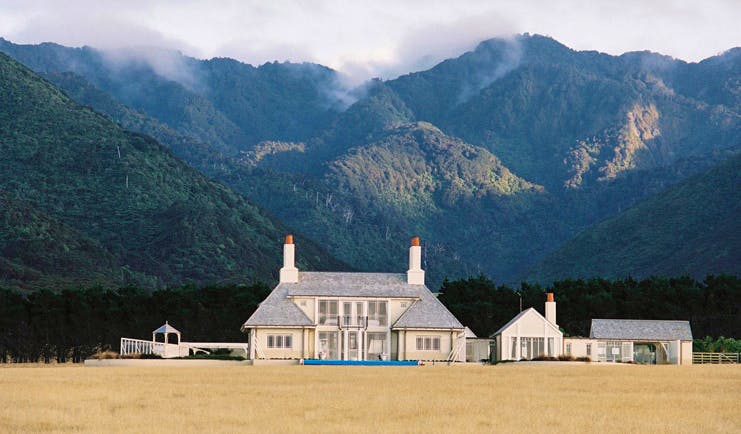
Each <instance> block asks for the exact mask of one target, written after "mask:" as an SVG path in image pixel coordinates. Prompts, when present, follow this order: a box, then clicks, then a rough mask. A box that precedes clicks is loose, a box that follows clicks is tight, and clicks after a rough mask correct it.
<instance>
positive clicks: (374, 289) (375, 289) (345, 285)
mask: <svg viewBox="0 0 741 434" xmlns="http://www.w3.org/2000/svg"><path fill="white" fill-rule="evenodd" d="M422 287H423V285H409V284H407V276H406V274H403V273H319V272H299V279H298V283H294V284H292V285H291V287H290V289H289V290H288V295H289V296H312V297H316V296H325V297H402V298H417V297H419V290H420V288H422ZM428 292H429V291H428Z"/></svg>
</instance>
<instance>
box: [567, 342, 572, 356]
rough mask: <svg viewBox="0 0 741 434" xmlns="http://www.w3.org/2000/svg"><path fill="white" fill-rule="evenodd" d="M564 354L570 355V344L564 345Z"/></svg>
mask: <svg viewBox="0 0 741 434" xmlns="http://www.w3.org/2000/svg"><path fill="white" fill-rule="evenodd" d="M566 354H567V355H571V344H566Z"/></svg>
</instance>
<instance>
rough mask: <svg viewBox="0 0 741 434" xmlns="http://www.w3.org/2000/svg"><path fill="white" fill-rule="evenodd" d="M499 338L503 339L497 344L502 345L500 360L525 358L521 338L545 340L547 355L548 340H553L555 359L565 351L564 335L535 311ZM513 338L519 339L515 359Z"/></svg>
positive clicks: (528, 313)
mask: <svg viewBox="0 0 741 434" xmlns="http://www.w3.org/2000/svg"><path fill="white" fill-rule="evenodd" d="M497 336H500V337H501V340H500V341H498V342H497V344H500V343H501V345H498V346H497V348H498V352H499V354H500V356H501V358H498V360H520V359H521V358H522V357H523V355H522V354H521V349H522V348H521V345H520V342H521V341H520V338H543V339H544V352H545V354H546V355H547V354H548V339H549V338H553V354H552V355H553V357H558V356H560V355H561V353H562V351H563V333H561V331H560V330H558V329H557V328H556V326H555V325H553V324H552V323H551V322H549V321H547V320H546V319H545V318H543V317H542V316H541V315H540V314H539V313H538V312H537V311H535V310H531V311H529V312H527V313H525V314H524V315H523V316H522V317H520V318H519V319H518V320H517V321H516V322H514V323H513V324H510V325H509V327H507V328H506V329H504V330H503V331H502V332H501V333H500V335H497ZM513 337H514V338H517V344H516V345H517V346H516V347H515V357H514V358H513V357H512V338H513Z"/></svg>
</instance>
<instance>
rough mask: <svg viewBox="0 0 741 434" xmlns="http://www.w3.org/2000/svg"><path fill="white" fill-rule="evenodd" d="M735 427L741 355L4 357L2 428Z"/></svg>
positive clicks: (739, 427) (739, 415) (740, 418)
mask: <svg viewBox="0 0 741 434" xmlns="http://www.w3.org/2000/svg"><path fill="white" fill-rule="evenodd" d="M639 431H640V432H651V433H667V432H687V433H690V432H691V433H708V432H724V433H730V432H741V366H728V365H725V366H717V365H703V366H682V367H678V366H621V365H616V366H602V365H573V366H565V365H548V364H544V365H515V364H509V365H498V366H480V365H466V366H423V367H347V366H346V367H330V366H326V367H324V366H317V367H313V366H312V367H309V366H305V367H304V366H283V367H279V366H254V367H251V366H242V367H218V368H199V367H180V368H169V369H168V368H162V367H153V368H143V367H137V368H131V367H119V368H111V367H109V368H85V367H80V366H72V367H70V366H56V367H54V366H53V365H52V367H43V366H41V365H31V366H29V367H16V366H11V367H3V368H0V432H3V433H14V432H33V433H37V432H96V433H105V432H137V433H145V432H147V433H148V432H177V433H186V432H264V433H272V432H348V433H349V432H363V433H364V432H373V433H377V432H399V433H414V432H433V433H451V432H465V433H476V432H524V433H532V432H568V433H583V432H639Z"/></svg>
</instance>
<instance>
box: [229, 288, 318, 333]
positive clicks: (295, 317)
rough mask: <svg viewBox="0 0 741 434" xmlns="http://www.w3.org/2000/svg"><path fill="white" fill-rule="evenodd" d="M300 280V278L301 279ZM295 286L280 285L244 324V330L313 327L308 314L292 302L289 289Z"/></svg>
mask: <svg viewBox="0 0 741 434" xmlns="http://www.w3.org/2000/svg"><path fill="white" fill-rule="evenodd" d="M299 279H300V277H299ZM293 285H295V284H291V283H279V284H278V286H276V287H275V289H274V290H273V291H272V292H271V293H270V295H268V297H267V298H266V299H265V300H263V302H262V303H260V306H258V307H257V310H255V312H254V313H253V314H252V316H251V317H250V318H249V319H248V320H247V321H246V322H245V323H244V325H243V326H242V329H244V328H245V327H253V326H311V325H313V323H312V322H311V320H310V319H309V317H307V316H306V314H305V313H304V312H303V311H302V310H301V308H299V307H298V306H296V303H294V302H293V301H291V300H290V299H289V298H287V296H288V289H289V287H290V286H293Z"/></svg>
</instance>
